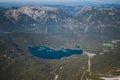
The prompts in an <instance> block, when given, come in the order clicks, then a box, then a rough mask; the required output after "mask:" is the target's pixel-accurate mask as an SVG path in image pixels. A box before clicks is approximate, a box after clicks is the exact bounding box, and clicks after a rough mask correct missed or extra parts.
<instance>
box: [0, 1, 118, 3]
mask: <svg viewBox="0 0 120 80" xmlns="http://www.w3.org/2000/svg"><path fill="white" fill-rule="evenodd" d="M30 1H34V2H97V3H107V2H109V3H120V0H0V2H30Z"/></svg>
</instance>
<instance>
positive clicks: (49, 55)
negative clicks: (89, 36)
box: [29, 46, 83, 59]
mask: <svg viewBox="0 0 120 80" xmlns="http://www.w3.org/2000/svg"><path fill="white" fill-rule="evenodd" d="M76 47H79V46H76ZM29 50H30V52H31V54H32V55H34V56H37V57H41V58H44V59H61V58H63V57H68V56H71V55H73V54H77V55H78V54H83V51H82V50H80V49H69V48H66V49H65V48H62V49H59V50H55V49H52V48H50V47H47V46H35V47H29Z"/></svg>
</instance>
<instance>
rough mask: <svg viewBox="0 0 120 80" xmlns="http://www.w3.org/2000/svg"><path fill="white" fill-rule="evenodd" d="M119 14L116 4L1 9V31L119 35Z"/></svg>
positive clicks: (119, 10)
mask: <svg viewBox="0 0 120 80" xmlns="http://www.w3.org/2000/svg"><path fill="white" fill-rule="evenodd" d="M78 9H79V10H78ZM73 11H75V13H74V14H73V13H72V12H73ZM119 14H120V9H119V7H104V6H103V7H102V6H101V7H92V6H83V7H82V6H78V7H74V8H73V7H69V6H67V7H65V6H62V7H60V6H54V7H48V6H31V7H30V6H24V7H20V8H12V9H7V10H2V9H1V10H0V18H1V20H0V22H1V24H0V28H1V30H0V32H11V31H12V32H16V31H19V32H21V31H22V32H23V31H25V32H26V31H27V32H35V33H36V32H37V33H65V32H67V33H71V32H72V33H82V34H83V33H84V34H94V33H96V34H119V33H120V32H119V29H120V27H119V26H120V15H119ZM108 29H109V30H108Z"/></svg>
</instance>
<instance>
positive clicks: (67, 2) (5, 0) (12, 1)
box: [0, 0, 120, 6]
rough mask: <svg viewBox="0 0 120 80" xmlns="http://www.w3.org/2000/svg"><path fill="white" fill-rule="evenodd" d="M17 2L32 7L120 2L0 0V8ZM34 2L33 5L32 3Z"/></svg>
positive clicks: (116, 1) (112, 2) (101, 0)
mask: <svg viewBox="0 0 120 80" xmlns="http://www.w3.org/2000/svg"><path fill="white" fill-rule="evenodd" d="M2 2H7V4H3V3H2ZM15 2H17V5H21V4H27V2H29V3H30V4H32V5H34V4H35V5H37V4H42V5H45V4H50V5H51V4H52V5H54V4H55V5H56V4H63V5H84V4H85V5H86V4H87V5H89V4H90V5H91V4H92V5H97V4H120V0H0V3H1V4H0V6H1V5H7V6H8V5H9V4H8V3H10V4H11V3H12V4H13V3H15ZM33 2H35V3H33ZM15 4H16V3H15Z"/></svg>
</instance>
